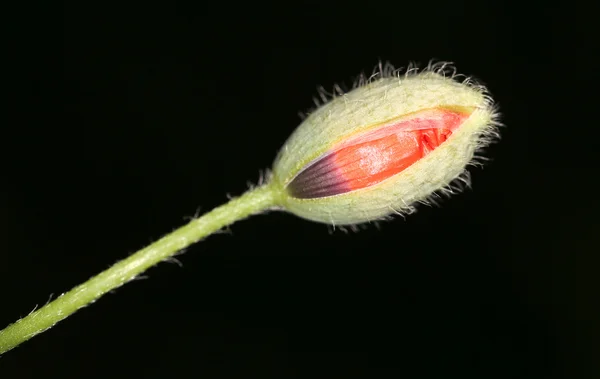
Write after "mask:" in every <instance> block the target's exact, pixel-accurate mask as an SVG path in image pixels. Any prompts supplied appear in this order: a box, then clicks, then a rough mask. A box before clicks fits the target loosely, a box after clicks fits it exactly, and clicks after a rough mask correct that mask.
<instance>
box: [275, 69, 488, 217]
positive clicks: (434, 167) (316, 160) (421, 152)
mask: <svg viewBox="0 0 600 379" xmlns="http://www.w3.org/2000/svg"><path fill="white" fill-rule="evenodd" d="M446 68H447V66H446V65H443V66H442V68H441V69H436V68H432V67H430V68H429V69H427V70H425V71H424V72H422V73H411V72H409V73H408V74H406V75H403V76H402V77H400V76H396V75H387V74H385V73H383V72H382V73H380V77H379V78H377V79H376V80H373V81H370V82H369V83H367V84H365V85H362V86H359V87H358V88H355V89H354V90H352V91H350V92H348V93H346V94H343V95H341V96H337V97H335V98H334V99H333V100H331V101H330V102H329V103H327V104H325V105H324V106H322V107H320V108H318V109H317V110H315V111H314V112H313V113H312V114H311V115H310V116H309V117H308V118H306V119H305V120H304V122H302V124H301V125H300V126H299V127H298V128H297V129H296V130H295V131H294V133H293V134H292V135H291V136H290V138H289V139H288V140H287V142H286V143H285V145H284V146H283V148H282V149H281V151H280V153H279V155H278V156H277V159H276V161H275V164H274V167H273V178H272V180H273V183H274V184H275V185H278V186H280V188H281V190H282V194H283V195H282V198H281V202H282V204H281V205H282V206H283V207H284V208H285V209H286V210H288V211H289V212H291V213H293V214H296V215H298V216H300V217H303V218H306V219H309V220H314V221H320V222H325V223H330V224H334V225H348V224H358V223H362V222H367V221H374V220H378V219H381V218H384V217H386V216H389V215H391V214H392V213H405V212H409V211H412V210H413V206H412V204H414V203H415V202H424V201H426V200H427V199H428V198H429V197H430V196H431V195H432V194H433V193H435V192H436V191H444V189H446V188H448V186H449V185H451V183H452V182H453V181H454V180H456V179H459V178H461V175H463V174H465V173H466V172H465V167H466V166H467V165H468V164H469V163H470V162H471V161H472V160H473V157H474V154H475V152H476V151H477V149H478V148H480V147H483V146H485V145H486V144H487V143H489V141H490V137H491V136H493V135H495V125H497V122H496V117H497V113H496V112H495V110H494V108H493V105H492V101H491V99H490V97H489V96H488V95H487V93H486V91H485V89H484V88H483V87H482V86H478V85H474V84H472V82H471V81H470V80H468V79H467V80H465V81H463V82H458V81H456V80H455V77H454V76H453V77H450V78H448V77H445V75H444V70H445V69H446Z"/></svg>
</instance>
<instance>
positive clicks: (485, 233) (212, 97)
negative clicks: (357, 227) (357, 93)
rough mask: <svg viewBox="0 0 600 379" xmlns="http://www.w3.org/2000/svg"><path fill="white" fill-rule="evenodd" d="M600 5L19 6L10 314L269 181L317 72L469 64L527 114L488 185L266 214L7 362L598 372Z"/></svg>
mask: <svg viewBox="0 0 600 379" xmlns="http://www.w3.org/2000/svg"><path fill="white" fill-rule="evenodd" d="M592 13H593V12H591V11H590V10H585V9H583V8H582V7H577V6H576V4H575V3H573V2H569V3H565V4H564V5H562V6H559V5H545V6H542V5H534V4H521V5H519V4H509V3H502V2H483V1H479V2H389V3H386V2H378V1H374V2H362V3H361V2H356V3H351V2H345V3H341V2H340V3H327V4H325V3H300V2H296V3H280V4H279V5H257V4H245V5H244V4H237V3H233V2H222V3H215V4H209V3H205V4H203V5H199V4H196V5H194V6H191V5H189V4H187V3H179V4H176V3H174V2H170V3H168V2H165V3H163V4H160V5H158V4H144V5H141V4H138V5H123V4H121V5H119V6H111V5H105V4H103V3H97V4H96V5H94V6H92V5H89V4H88V5H77V4H76V3H72V4H70V5H66V6H65V8H64V9H59V8H52V7H51V6H49V5H45V6H37V5H34V4H30V5H29V8H28V9H26V10H24V12H22V13H19V14H16V13H15V14H11V13H7V14H5V17H7V18H8V20H7V21H8V22H9V24H8V25H9V28H8V29H7V30H8V32H7V35H6V36H7V37H8V39H9V44H8V46H9V48H10V51H11V53H10V54H7V55H6V58H5V59H6V62H7V63H9V64H10V65H11V69H10V70H7V71H6V72H5V73H4V74H5V79H6V80H5V86H4V91H5V93H6V94H7V95H8V96H7V99H6V100H5V101H4V105H5V107H6V109H7V112H6V113H5V121H3V123H2V124H3V125H2V134H3V137H2V144H3V149H2V150H3V151H2V153H3V155H5V158H4V159H3V172H2V185H1V195H2V196H1V197H0V202H1V203H0V209H1V212H0V223H1V224H0V225H1V228H0V236H1V238H2V242H3V243H2V249H1V251H0V254H1V258H2V259H1V263H0V294H1V300H2V303H1V306H0V324H2V325H6V324H8V323H10V322H12V321H14V320H16V319H17V318H19V317H22V316H24V315H26V314H27V313H28V312H29V311H31V310H32V309H33V307H34V306H35V305H36V304H38V305H42V304H44V303H45V302H46V301H47V300H48V297H49V296H50V294H51V293H52V294H54V296H56V295H58V294H60V293H62V292H65V291H67V290H68V289H70V288H71V287H72V286H74V285H75V284H78V283H80V282H82V281H84V280H86V279H87V278H89V277H90V276H92V275H94V274H95V273H98V272H100V271H101V270H103V269H106V268H107V267H109V266H110V265H111V264H112V263H114V262H116V261H118V260H119V259H122V258H124V257H126V256H127V255H128V254H130V253H132V252H134V251H135V250H136V249H138V248H140V247H143V246H144V245H146V244H148V243H149V242H151V241H153V240H156V239H157V238H159V237H160V236H162V235H164V234H165V233H167V232H169V231H171V230H173V229H174V228H176V227H177V226H179V225H181V224H183V223H184V222H185V221H186V217H191V216H194V214H195V213H196V211H197V210H198V209H200V212H204V211H207V210H209V209H210V208H212V207H215V206H217V205H219V204H221V203H223V202H225V201H226V200H227V197H226V195H227V194H231V195H239V194H241V193H242V192H244V191H245V190H246V189H247V182H248V181H250V182H253V183H256V181H257V180H258V177H259V171H260V170H262V169H265V168H268V167H270V165H271V163H272V160H273V158H274V156H275V154H276V153H277V150H278V148H279V147H280V146H281V145H282V144H283V142H284V141H285V139H286V138H287V136H288V135H289V134H290V133H291V132H292V131H293V130H294V128H295V127H296V126H297V125H298V124H299V122H300V118H299V117H298V116H297V113H298V112H299V111H304V110H306V109H308V108H311V107H312V100H311V99H312V97H313V96H314V95H316V93H317V92H316V88H317V86H318V85H323V86H324V87H325V88H331V87H332V86H333V85H334V84H335V83H345V84H347V85H350V84H351V83H352V79H353V78H355V77H356V76H357V75H358V74H359V73H360V72H361V71H365V72H367V73H370V72H371V70H372V68H373V67H374V66H375V65H376V64H377V62H378V61H379V60H380V59H381V60H383V61H390V62H391V63H393V64H395V65H398V66H405V65H406V64H408V63H409V62H416V63H418V64H420V65H421V66H423V65H426V64H427V63H428V62H429V60H430V59H437V60H445V61H452V62H455V63H456V66H457V67H458V70H459V72H461V73H463V74H467V75H472V76H474V77H476V78H477V79H479V80H480V81H481V82H483V83H484V84H486V85H487V86H488V87H489V89H490V91H491V93H492V94H493V96H494V98H495V99H496V101H497V102H498V104H499V106H500V110H501V112H502V114H503V117H502V121H503V123H504V124H505V125H506V127H504V128H502V130H501V135H502V139H501V141H500V142H499V143H497V144H495V145H493V146H492V147H490V148H489V149H488V151H487V153H486V156H488V157H490V158H492V161H491V162H490V163H489V164H487V165H486V166H485V167H484V168H483V169H472V170H471V172H472V177H473V189H472V190H467V191H466V192H464V193H462V194H460V195H457V196H454V197H452V198H451V199H449V200H446V201H444V202H443V206H441V207H433V208H431V207H420V208H419V212H417V213H416V214H414V215H412V216H410V217H408V218H407V219H406V220H403V219H401V218H400V219H396V220H394V221H392V222H387V223H383V224H382V225H381V228H380V229H377V228H375V227H369V228H367V229H366V230H363V231H361V232H359V233H349V234H345V233H343V232H340V231H335V232H333V233H331V232H330V231H329V229H328V228H327V226H325V225H321V224H316V223H310V222H308V221H304V220H301V219H299V218H296V217H294V216H292V215H288V214H284V213H270V214H267V215H260V216H256V217H254V218H252V219H249V220H245V221H242V222H240V223H238V224H235V225H233V226H232V227H231V228H230V231H231V233H230V234H227V233H225V234H218V235H215V236H212V237H210V238H208V239H206V240H205V241H202V242H200V243H198V244H196V245H194V246H192V247H190V248H189V249H188V250H187V252H186V253H185V254H184V255H181V256H179V260H180V261H181V263H182V265H183V266H182V267H180V266H178V265H176V264H171V263H162V264H160V265H158V266H157V267H155V268H152V269H150V270H149V271H148V272H147V273H146V274H147V275H146V276H147V279H145V280H137V281H134V282H131V283H129V284H127V285H126V286H124V287H122V288H120V289H118V290H117V291H114V293H111V294H108V295H106V296H104V297H103V298H101V299H100V300H99V301H97V302H96V303H95V304H93V305H92V306H90V307H88V308H85V309H83V310H81V311H79V312H77V313H76V314H74V315H73V316H72V317H70V318H68V319H67V320H65V321H63V322H61V323H60V324H58V325H57V326H55V327H54V328H53V329H51V330H49V331H47V332H45V333H43V334H41V335H39V336H37V337H35V338H33V339H32V340H30V341H28V342H26V343H24V344H23V345H21V346H19V347H18V348H16V349H15V350H13V351H11V352H9V353H7V354H5V355H4V356H3V357H2V358H0V376H1V377H2V378H34V377H42V376H43V377H57V378H58V377H60V378H107V377H128V378H138V377H140V378H141V377H144V378H189V377H202V378H254V377H255V378H312V377H327V378H354V377H357V378H388V377H402V378H463V379H464V378H597V377H599V376H600V369H599V365H598V364H597V363H596V362H595V358H596V359H597V357H598V356H600V351H599V350H598V346H599V345H598V341H599V339H600V320H599V319H600V312H599V310H598V306H597V304H598V300H597V298H598V288H600V281H599V280H598V278H597V273H598V271H599V265H600V259H599V257H598V251H599V248H598V245H599V242H600V238H599V233H600V229H599V226H600V222H599V221H598V216H597V215H598V211H599V210H600V207H599V201H598V198H597V195H596V193H595V191H594V187H595V176H597V174H598V160H597V153H598V144H597V142H596V141H597V140H596V139H595V135H594V134H595V133H597V132H596V131H595V130H596V129H597V127H598V122H597V116H596V118H594V117H592V116H593V113H594V112H595V111H596V109H597V95H596V96H595V95H594V93H595V92H597V91H595V90H594V89H595V88H597V84H595V81H596V80H597V79H598V71H597V68H596V67H594V65H593V59H594V57H595V53H596V51H595V50H597V48H596V45H597V41H596V39H595V38H594V37H593V33H592V32H593V30H594V29H596V26H595V24H594V23H593V20H592V18H591V15H592ZM588 16H589V17H588ZM594 96H595V98H594ZM594 103H595V104H594ZM590 110H591V111H592V112H589V111H590ZM586 112H589V114H590V116H589V117H588V115H587V114H586ZM9 115H10V116H9ZM13 116H14V117H13Z"/></svg>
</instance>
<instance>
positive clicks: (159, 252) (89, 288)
mask: <svg viewBox="0 0 600 379" xmlns="http://www.w3.org/2000/svg"><path fill="white" fill-rule="evenodd" d="M277 198H278V193H277V189H275V188H273V187H272V186H270V185H265V186H262V187H258V188H256V189H253V190H250V191H248V192H246V193H245V194H244V195H242V196H241V197H238V198H235V199H232V200H231V201H229V202H228V203H226V204H224V205H222V206H220V207H217V208H215V209H213V210H212V211H210V212H208V213H206V214H205V215H203V216H202V217H200V218H197V219H194V220H192V221H191V222H190V223H188V224H187V225H184V226H182V227H181V228H179V229H177V230H175V231H173V232H172V233H170V234H168V235H166V236H164V237H162V238H161V239H159V240H158V241H156V242H154V243H152V244H151V245H149V246H147V247H145V248H143V249H141V250H139V251H137V252H136V253H134V254H133V255H131V256H129V257H128V258H126V259H123V260H122V261H120V262H118V263H116V264H115V265H113V266H112V267H110V268H109V269H107V270H106V271H103V272H101V273H100V274H98V275H96V276H94V277H93V278H91V279H89V280H88V281H87V282H85V283H83V284H80V285H79V286H77V287H75V288H73V289H72V290H70V291H69V292H67V293H64V294H62V295H61V296H60V297H58V298H57V299H55V300H54V301H52V302H50V303H48V304H47V305H45V306H44V307H42V308H40V309H38V310H36V311H34V312H32V313H30V314H29V315H28V316H26V317H24V318H22V319H20V320H18V321H17V322H15V323H14V324H11V325H9V326H7V327H6V328H5V329H4V330H1V331H0V354H3V353H5V352H7V351H8V350H10V349H12V348H14V347H15V346H17V345H19V344H21V343H23V342H25V341H27V340H28V339H30V338H32V337H33V336H35V335H37V334H39V333H41V332H43V331H45V330H47V329H49V328H51V327H52V326H54V325H56V323H58V322H59V321H61V320H64V319H65V318H67V317H68V316H69V315H71V314H73V313H75V312H76V311H77V310H79V309H80V308H82V307H84V306H86V305H88V304H90V303H92V302H94V301H95V300H97V299H98V298H100V297H101V296H102V295H104V294H105V293H107V292H108V291H111V290H113V289H115V288H117V287H120V286H121V285H123V284H125V283H127V282H128V281H130V280H131V279H133V278H135V277H136V276H137V275H139V274H140V273H142V272H143V271H145V270H147V269H148V268H150V267H152V266H154V265H155V264H157V263H159V262H161V261H163V260H164V259H166V258H169V257H171V256H173V255H174V254H176V253H177V252H178V251H180V250H181V249H184V248H186V247H188V246H190V245H191V244H193V243H195V242H197V241H199V240H200V239H202V238H204V237H206V236H208V235H210V234H212V233H214V232H216V231H218V230H219V229H221V228H222V227H224V226H227V225H230V224H232V223H234V222H236V221H238V220H241V219H243V218H246V217H248V216H250V215H252V214H255V213H258V212H260V211H263V210H265V209H269V208H272V207H273V206H274V205H275V204H276V203H277Z"/></svg>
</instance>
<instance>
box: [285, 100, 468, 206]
mask: <svg viewBox="0 0 600 379" xmlns="http://www.w3.org/2000/svg"><path fill="white" fill-rule="evenodd" d="M467 112H468V113H467ZM469 113H470V112H469V111H468V110H465V112H458V111H452V110H449V109H443V108H440V109H433V110H426V111H423V112H418V113H416V114H414V115H411V116H409V117H406V118H402V119H401V120H398V121H395V122H391V123H389V125H385V126H381V127H377V128H374V130H369V131H367V132H365V133H363V134H362V135H359V136H356V137H353V138H349V139H348V140H347V141H345V142H343V143H340V144H339V146H334V147H333V149H332V151H331V152H328V153H326V154H324V155H323V156H322V157H320V158H318V159H317V160H316V161H315V162H313V163H311V164H310V165H308V166H307V167H306V168H305V169H304V170H303V171H301V172H300V173H299V174H298V175H297V176H296V177H295V178H294V179H293V180H292V181H291V182H290V183H289V184H288V191H289V194H290V195H291V196H293V197H296V198H299V199H313V198H319V197H325V196H332V195H339V194H342V193H345V192H350V191H353V190H358V189H361V188H365V187H369V186H372V185H374V184H377V183H379V182H381V181H383V180H385V179H388V178H390V177H392V176H393V175H396V174H398V173H400V172H401V171H402V170H404V169H405V168H407V167H409V166H410V165H412V164H413V163H415V162H416V161H418V160H419V159H421V158H423V157H424V156H425V155H427V154H428V153H430V152H431V151H433V150H434V149H435V148H437V147H438V146H439V145H441V144H442V143H443V142H444V141H446V140H447V139H448V137H449V136H450V135H451V134H452V132H454V130H456V129H457V128H458V127H459V126H460V124H461V123H462V122H463V121H464V120H465V119H466V118H467V117H468V116H469Z"/></svg>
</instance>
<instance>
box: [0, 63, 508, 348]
mask: <svg viewBox="0 0 600 379" xmlns="http://www.w3.org/2000/svg"><path fill="white" fill-rule="evenodd" d="M447 70H448V67H447V65H444V64H442V65H438V66H430V67H428V69H426V70H424V71H423V72H420V73H417V72H416V71H414V70H409V71H408V73H407V74H405V75H398V74H397V72H396V71H393V70H392V69H391V68H389V67H387V68H386V69H381V70H380V72H379V73H378V75H376V76H374V77H372V78H371V80H366V81H362V82H360V83H359V85H358V87H357V88H355V89H354V90H352V91H350V92H348V93H345V94H343V93H340V96H337V97H335V98H334V99H332V100H331V101H330V102H329V103H327V104H325V105H323V106H321V107H320V108H318V109H316V110H315V111H314V112H313V113H312V114H311V115H310V116H308V118H306V119H305V120H304V122H302V124H301V125H300V126H299V127H298V128H297V129H296V131H294V133H293V134H292V135H291V136H290V138H289V140H288V141H287V142H286V143H285V144H284V146H283V148H282V149H281V151H280V153H279V155H278V156H277V159H276V161H275V164H274V166H273V172H272V175H270V177H269V180H267V182H266V183H263V184H261V185H260V186H259V187H257V188H253V189H251V190H250V191H248V192H246V193H245V194H244V195H242V196H241V197H238V198H233V199H231V200H230V201H229V202H228V203H226V204H224V205H222V206H220V207H217V208H215V209H213V210H212V211H210V212H208V213H206V214H204V215H203V216H201V217H199V218H195V219H193V220H192V221H190V222H189V223H188V224H187V225H184V226H182V227H181V228H179V229H177V230H175V231H173V232H171V233H170V234H168V235H166V236H164V237H163V238H161V239H159V240H157V241H155V242H153V243H152V244H150V245H149V246H147V247H145V248H143V249H141V250H139V251H137V252H136V253H135V254H133V255H131V256H129V257H128V258H126V259H123V260H122V261H120V262H118V263H116V264H114V265H113V266H112V267H110V268H108V269H107V270H105V271H104V272H102V273H100V274H98V275H96V276H95V277H93V278H91V279H90V280H88V281H87V282H85V283H83V284H81V285H79V286H77V287H75V288H73V289H72V290H70V291H69V292H66V293H64V294H62V295H61V296H60V297H58V298H57V299H55V300H54V301H52V302H50V303H48V304H47V305H45V306H44V307H41V308H40V309H37V310H35V311H33V312H31V313H29V314H28V315H27V316H26V317H24V318H23V319H21V320H19V321H18V322H15V323H13V324H11V325H9V326H7V327H6V328H5V329H3V330H0V354H3V353H5V352H7V351H8V350H10V349H12V348H14V347H15V346H17V345H19V344H20V343H22V342H24V341H26V340H28V339H29V338H31V337H33V336H35V335H37V334H38V333H41V332H43V331H45V330H48V329H49V328H51V327H52V326H54V325H56V323H58V322H60V321H61V320H63V319H65V318H66V317H68V316H69V315H70V314H72V313H74V312H76V311H77V310H78V309H80V308H82V307H84V306H86V305H88V304H91V303H92V302H94V301H96V300H97V299H98V298H99V297H100V296H102V295H103V294H105V293H107V292H109V291H112V290H114V289H115V288H117V287H119V286H121V285H123V284H124V283H126V282H128V281H129V280H132V279H133V278H135V277H136V276H137V275H139V274H140V273H142V272H143V271H145V270H146V269H148V268H149V267H151V266H153V265H155V264H157V263H158V262H161V261H164V260H167V259H170V258H171V257H172V256H173V255H174V254H176V253H177V252H179V251H181V250H182V249H185V248H186V247H188V246H189V245H191V244H192V243H194V242H196V241H199V240H200V239H202V238H205V237H206V236H208V235H210V234H212V233H215V232H216V231H218V230H220V229H221V228H223V227H225V226H227V225H230V224H232V223H234V222H235V221H237V220H241V219H243V218H245V217H248V216H250V215H252V214H256V213H260V212H261V211H264V210H266V209H275V208H278V209H281V208H283V209H284V210H287V211H289V212H291V213H293V214H295V215H298V216H300V217H304V218H306V219H310V220H314V221H319V222H325V223H330V224H333V225H354V224H359V223H364V222H368V221H374V220H379V219H382V218H385V217H386V216H388V215H390V214H392V213H403V212H408V211H411V210H412V209H413V204H414V203H416V202H423V201H426V200H427V199H428V198H430V197H431V195H432V194H434V193H435V192H439V191H442V192H443V191H447V190H448V188H451V185H452V183H453V182H454V181H456V180H457V179H458V180H460V179H461V178H462V179H463V180H466V176H465V173H466V171H465V167H466V166H467V165H468V164H469V163H471V162H473V158H474V156H475V153H476V152H477V150H478V149H479V148H481V147H483V146H485V145H486V144H488V143H489V142H490V141H491V139H492V137H493V136H495V126H496V125H497V124H498V123H497V121H496V119H497V113H496V112H495V108H494V107H493V104H492V100H491V98H490V97H489V96H488V94H487V92H486V90H485V88H484V87H482V86H480V85H476V84H474V83H473V82H472V81H470V80H463V81H457V78H458V77H457V76H456V75H446V74H447V72H448V71H447Z"/></svg>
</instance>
